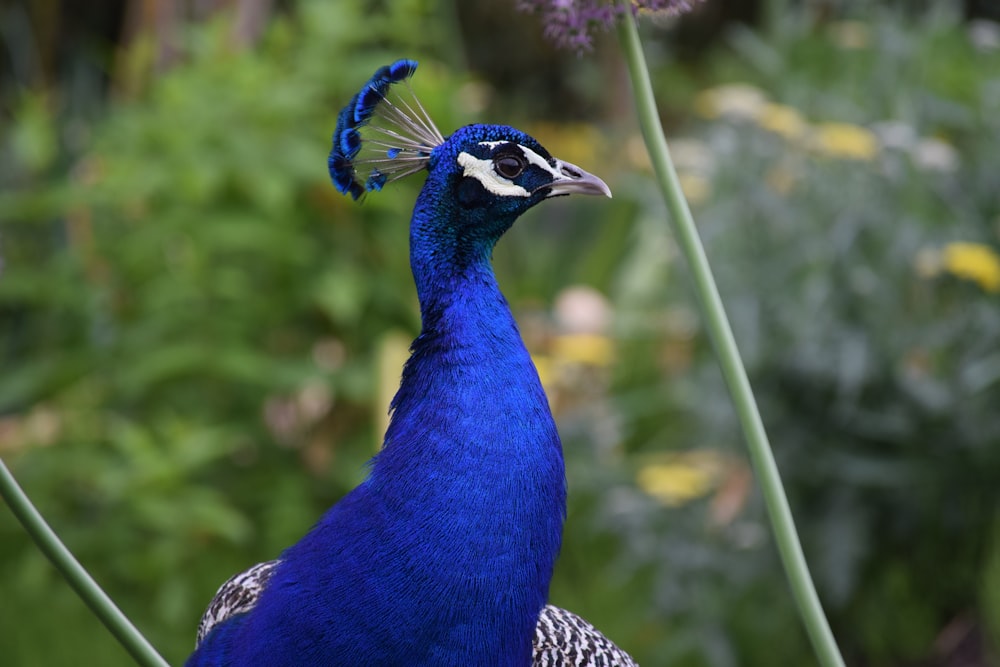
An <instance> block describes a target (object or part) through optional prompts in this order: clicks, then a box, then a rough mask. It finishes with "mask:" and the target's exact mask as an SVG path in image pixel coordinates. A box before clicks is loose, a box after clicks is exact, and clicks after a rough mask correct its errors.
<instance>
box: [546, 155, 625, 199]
mask: <svg viewBox="0 0 1000 667" xmlns="http://www.w3.org/2000/svg"><path fill="white" fill-rule="evenodd" d="M555 170H556V177H555V178H554V179H553V181H552V183H551V184H550V185H547V186H545V187H547V188H549V194H547V195H545V198H546V199H548V198H549V197H558V196H560V195H573V194H576V195H605V196H606V197H611V188H609V187H608V184H607V183H605V182H604V181H602V180H601V179H599V178H598V177H597V176H594V175H593V174H591V173H588V172H586V171H584V170H583V169H580V168H579V167H577V166H576V165H575V164H570V163H569V162H564V161H562V160H556V169H555Z"/></svg>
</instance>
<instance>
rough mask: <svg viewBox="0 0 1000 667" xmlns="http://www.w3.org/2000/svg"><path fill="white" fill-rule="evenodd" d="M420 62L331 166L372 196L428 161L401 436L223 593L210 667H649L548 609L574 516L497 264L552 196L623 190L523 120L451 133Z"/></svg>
mask: <svg viewBox="0 0 1000 667" xmlns="http://www.w3.org/2000/svg"><path fill="white" fill-rule="evenodd" d="M415 70H416V63H415V62H414V61H410V60H403V61H398V62H396V63H394V64H393V65H390V66H388V67H384V68H381V69H380V70H379V71H378V72H376V73H375V75H374V76H373V77H372V79H371V80H370V81H369V82H368V84H366V86H365V87H364V88H362V90H361V92H359V93H358V95H356V96H355V97H354V99H353V100H352V101H351V103H350V104H349V105H348V106H347V107H346V108H345V109H344V110H343V111H342V112H341V114H340V116H339V119H338V126H337V130H336V132H335V134H334V147H333V150H332V152H331V155H330V160H329V166H330V172H331V177H332V179H333V182H334V184H335V186H336V187H337V188H338V190H340V191H341V192H342V193H345V194H351V195H352V196H354V198H356V199H357V198H358V197H360V196H361V195H363V194H364V193H365V192H369V191H374V190H380V189H382V187H383V186H384V185H385V184H386V183H388V182H390V181H392V180H395V179H396V178H400V177H402V176H405V175H408V174H410V173H415V172H417V171H421V170H426V171H427V179H426V182H425V184H424V186H423V189H422V190H421V192H420V195H419V197H418V199H417V202H416V206H415V207H414V212H413V216H412V219H411V224H410V262H411V266H412V270H413V277H414V282H415V284H416V288H417V296H418V298H419V301H420V309H421V319H422V327H421V332H420V335H419V336H418V337H417V338H416V340H415V341H414V342H413V345H412V348H411V356H410V359H409V361H408V362H407V363H406V365H405V367H404V369H403V374H402V380H401V382H400V387H399V390H398V393H397V394H396V396H395V398H394V399H393V401H392V405H391V410H392V416H391V420H390V424H389V427H388V430H387V432H386V434H385V440H384V445H383V448H382V450H381V452H380V453H379V454H378V455H377V456H376V457H375V458H374V459H373V461H372V464H371V469H370V473H369V475H368V477H367V479H366V480H365V481H364V482H362V483H361V484H360V485H359V486H358V487H356V488H355V489H354V490H353V491H351V492H350V493H349V494H348V495H347V496H345V497H344V498H343V499H342V500H341V501H340V502H338V503H337V504H336V505H334V506H333V507H332V508H331V509H330V510H329V511H327V513H326V514H325V515H324V516H323V517H322V518H321V519H320V521H319V522H318V523H317V524H316V525H315V526H314V527H313V529H312V530H311V531H309V533H308V534H306V535H305V537H303V538H302V539H301V540H300V541H299V542H298V543H296V544H295V545H293V546H291V547H290V548H288V549H287V550H286V551H285V552H284V553H283V554H282V556H281V558H280V559H279V560H277V561H270V562H268V563H262V564H259V565H257V566H255V567H254V568H251V569H250V570H248V571H247V572H245V573H243V574H241V575H238V576H237V577H234V578H233V579H231V580H230V581H229V582H227V583H226V584H224V585H223V587H222V588H221V589H220V591H219V593H218V594H217V596H216V599H215V600H213V602H212V605H210V607H209V610H208V611H207V612H206V614H205V617H204V618H203V619H202V625H201V627H200V628H199V643H198V647H197V649H196V651H195V653H194V654H193V655H192V656H191V658H190V659H189V661H188V663H187V664H188V665H190V666H192V667H195V666H198V665H241V666H242V665H247V666H252V665H387V666H388V665H400V666H407V667H414V666H419V665H435V666H448V665H455V666H459V665H462V666H468V665H495V666H511V667H515V666H516V667H527V666H528V665H532V664H539V665H541V664H545V665H553V666H555V665H571V664H573V665H588V664H589V665H632V664H634V663H633V662H632V661H631V659H630V658H628V656H627V655H625V654H624V653H623V652H621V651H620V649H618V648H617V647H615V646H614V645H613V644H612V643H611V642H610V641H608V640H607V639H606V638H604V637H603V635H600V633H598V632H597V631H596V630H594V629H593V628H592V626H589V624H587V623H586V622H585V621H583V620H582V619H579V618H578V617H576V616H574V615H572V614H569V613H568V612H565V611H563V610H559V609H557V608H555V607H550V606H547V605H546V600H547V597H548V587H549V581H550V579H551V577H552V570H553V567H554V564H555V560H556V556H557V555H558V552H559V548H560V541H561V534H562V525H563V520H564V516H565V500H566V484H565V471H564V467H563V457H562V448H561V445H560V442H559V436H558V433H557V431H556V427H555V423H554V421H553V419H552V415H551V413H550V411H549V407H548V402H547V400H546V397H545V393H544V391H543V390H542V386H541V383H540V382H539V379H538V374H537V372H536V371H535V368H534V366H533V364H532V362H531V358H530V357H529V355H528V352H527V350H526V349H525V347H524V344H523V342H522V340H521V337H520V334H519V333H518V329H517V324H516V323H515V321H514V318H513V316H512V315H511V312H510V309H509V308H508V306H507V303H506V300H505V299H504V297H503V295H502V294H501V292H500V289H499V287H498V285H497V282H496V279H495V277H494V275H493V270H492V267H491V264H490V256H491V253H492V250H493V247H494V245H495V244H496V242H497V241H498V240H499V238H500V237H501V236H502V235H503V234H504V232H506V231H507V230H508V229H509V228H510V227H511V225H513V224H514V221H515V220H516V219H517V218H518V216H520V215H521V214H522V213H524V212H525V211H527V210H528V209H529V208H531V207H532V206H534V205H535V204H537V203H539V202H541V201H543V200H544V199H547V198H549V197H552V196H557V195H564V194H572V193H582V194H605V195H608V196H610V192H609V190H608V188H607V186H606V185H605V184H604V183H603V182H602V181H601V180H600V179H598V178H597V177H595V176H593V175H591V174H588V173H586V172H584V171H583V170H581V169H579V168H578V167H575V166H573V165H571V164H569V163H566V162H563V161H560V160H558V159H556V158H553V157H552V156H551V155H549V153H548V152H547V151H546V150H545V149H544V148H543V147H542V146H541V145H540V144H539V143H538V142H537V141H536V140H534V139H533V138H531V137H530V136H528V135H526V134H524V133H523V132H520V131H518V130H515V129H513V128H510V127H506V126H501V125H469V126H466V127H463V128H460V129H459V130H457V131H455V132H454V133H453V134H452V135H451V136H449V137H448V138H447V139H445V138H444V137H442V136H441V134H440V133H439V132H438V131H437V129H436V128H435V127H434V125H433V123H432V122H431V121H430V119H429V118H428V117H427V116H426V113H424V112H423V109H422V107H420V105H419V102H418V101H417V100H416V98H415V97H413V98H412V99H411V100H409V101H407V100H406V99H405V98H396V97H394V96H392V95H390V92H393V93H395V92H397V91H396V89H392V90H390V89H391V88H392V87H393V86H394V85H396V84H403V87H404V88H406V89H408V88H409V86H408V83H407V82H406V80H407V79H408V78H409V76H411V75H412V74H413V72H414V71H415ZM539 633H541V634H539ZM574 638H575V639H574ZM574 641H576V642H578V643H577V644H574ZM588 646H589V648H586V647H588ZM584 649H586V650H584ZM560 656H563V657H562V658H560ZM560 660H561V661H560Z"/></svg>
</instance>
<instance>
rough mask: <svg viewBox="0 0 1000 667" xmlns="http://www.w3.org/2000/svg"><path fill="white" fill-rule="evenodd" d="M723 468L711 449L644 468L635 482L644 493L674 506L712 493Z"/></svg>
mask: <svg viewBox="0 0 1000 667" xmlns="http://www.w3.org/2000/svg"><path fill="white" fill-rule="evenodd" d="M725 466H726V462H725V460H724V458H723V457H722V456H721V455H720V454H718V453H716V452H713V451H711V450H697V451H691V452H684V453H680V454H675V455H672V456H668V457H664V458H661V459H660V460H659V461H657V462H655V463H648V464H646V465H644V466H643V467H642V468H641V469H640V470H639V472H638V473H637V474H636V483H637V484H638V485H639V488H640V489H642V490H643V491H644V492H645V493H647V494H649V495H650V496H652V497H654V498H656V499H657V500H659V501H660V502H662V503H663V504H665V505H670V506H672V507H675V506H678V505H683V504H684V503H687V502H690V501H692V500H695V499H697V498H701V497H702V496H705V495H707V494H708V493H709V492H710V491H712V489H713V488H715V486H716V485H717V483H718V481H719V479H720V477H721V476H722V473H723V472H724V471H725Z"/></svg>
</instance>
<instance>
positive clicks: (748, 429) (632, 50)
mask: <svg viewBox="0 0 1000 667" xmlns="http://www.w3.org/2000/svg"><path fill="white" fill-rule="evenodd" d="M619 2H620V3H621V5H622V6H623V7H626V8H627V7H628V6H629V3H628V2H626V1H624V0H619ZM618 38H619V41H620V42H621V45H622V50H623V52H624V54H625V60H626V62H627V63H628V69H629V75H630V77H631V79H632V88H633V92H634V95H635V101H636V112H637V114H638V116H639V125H640V127H641V128H642V135H643V138H644V139H645V142H646V148H647V150H648V151H649V157H650V159H651V160H652V163H653V170H654V171H655V173H656V180H657V183H658V184H659V186H660V189H661V190H662V193H663V198H664V200H665V201H666V204H667V209H668V210H669V212H670V219H671V221H672V223H673V230H674V234H675V235H676V237H677V242H678V244H679V245H680V248H681V251H682V252H683V254H684V256H685V258H686V259H687V262H688V264H689V267H690V270H691V273H692V276H693V278H694V283H695V292H696V294H697V295H698V300H699V301H700V304H701V308H702V314H703V316H704V318H705V325H706V327H707V329H708V332H709V335H710V336H711V339H712V343H713V344H714V346H715V350H716V354H717V355H718V357H719V365H720V366H721V367H722V373H723V375H724V377H725V379H726V383H727V384H728V386H729V392H730V394H731V395H732V397H733V402H734V404H735V406H736V412H737V414H738V416H739V419H740V423H741V425H742V426H743V433H744V435H745V436H746V439H747V446H748V448H749V450H750V459H751V460H752V462H753V465H754V469H755V470H756V472H757V477H758V479H759V480H760V485H761V488H762V491H763V494H764V500H765V502H766V504H767V510H768V515H769V516H770V519H771V525H772V527H773V530H774V536H775V541H776V542H777V545H778V551H779V553H780V554H781V559H782V562H783V563H784V566H785V571H786V573H787V575H788V579H789V582H790V584H791V589H792V594H793V595H794V597H795V601H796V603H797V604H798V607H799V613H800V614H801V615H802V619H803V621H804V623H805V626H806V631H807V632H808V634H809V638H810V639H811V641H812V644H813V648H814V650H815V651H816V655H817V656H818V658H819V660H820V663H821V664H822V665H824V666H825V667H843V664H844V659H843V657H841V655H840V651H839V649H838V648H837V643H836V641H835V640H834V638H833V633H832V632H831V631H830V625H829V623H828V622H827V620H826V616H825V615H824V614H823V608H822V606H821V605H820V602H819V596H817V594H816V588H815V586H814V585H813V582H812V577H811V576H810V575H809V567H808V566H807V565H806V560H805V556H804V555H803V553H802V545H801V544H800V543H799V537H798V534H797V533H796V531H795V523H794V521H793V520H792V512H791V510H790V509H789V506H788V499H787V498H786V497H785V490H784V487H782V485H781V476H780V475H779V473H778V467H777V465H776V464H775V462H774V455H773V454H772V452H771V445H770V444H769V443H768V440H767V433H766V432H765V431H764V424H763V422H762V421H761V418H760V412H759V410H758V409H757V402H756V400H755V399H754V396H753V390H752V389H751V388H750V381H749V380H748V379H747V374H746V369H745V368H744V367H743V361H742V360H741V358H740V353H739V349H738V348H737V347H736V340H735V339H734V337H733V331H732V328H731V327H730V325H729V320H728V318H727V317H726V312H725V309H724V308H723V305H722V299H721V298H720V296H719V290H718V288H717V287H716V285H715V278H713V277H712V270H711V268H710V267H709V265H708V258H707V257H706V256H705V250H704V248H703V247H702V245H701V239H700V238H699V237H698V230H697V229H696V228H695V225H694V219H693V218H692V217H691V210H690V209H689V208H688V205H687V200H686V199H685V198H684V193H683V192H682V191H681V186H680V180H679V179H678V178H677V171H676V169H674V165H673V161H672V160H671V159H670V151H669V149H668V148H667V141H666V139H665V138H664V135H663V127H662V126H661V125H660V117H659V113H658V111H657V107H656V101H655V99H654V98H653V87H652V84H651V83H650V80H649V71H648V69H647V67H646V59H645V56H644V55H643V52H642V44H641V43H640V41H639V33H638V29H637V27H636V24H635V19H634V18H633V17H632V15H631V13H630V12H628V11H626V12H625V17H624V18H623V20H621V21H619V22H618Z"/></svg>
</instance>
